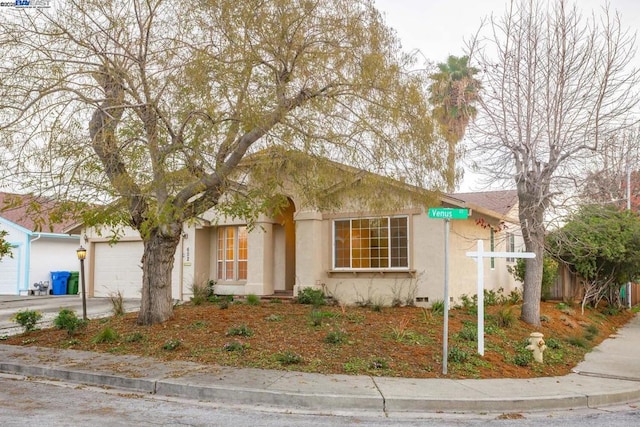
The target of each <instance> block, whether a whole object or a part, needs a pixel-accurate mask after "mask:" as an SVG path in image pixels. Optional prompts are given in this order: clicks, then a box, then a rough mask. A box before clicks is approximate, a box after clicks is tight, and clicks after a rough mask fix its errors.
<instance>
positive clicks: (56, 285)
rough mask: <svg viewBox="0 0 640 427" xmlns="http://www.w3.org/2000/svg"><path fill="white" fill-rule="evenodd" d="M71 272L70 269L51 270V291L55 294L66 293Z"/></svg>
mask: <svg viewBox="0 0 640 427" xmlns="http://www.w3.org/2000/svg"><path fill="white" fill-rule="evenodd" d="M69 276H71V273H69V272H68V271H52V272H51V283H52V285H51V292H52V293H53V295H66V294H67V282H68V281H69Z"/></svg>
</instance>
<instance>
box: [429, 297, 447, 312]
mask: <svg viewBox="0 0 640 427" xmlns="http://www.w3.org/2000/svg"><path fill="white" fill-rule="evenodd" d="M431 313H433V314H439V315H443V314H444V301H443V300H441V299H439V300H436V301H434V302H433V303H432V304H431Z"/></svg>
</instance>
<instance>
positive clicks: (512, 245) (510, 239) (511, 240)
mask: <svg viewBox="0 0 640 427" xmlns="http://www.w3.org/2000/svg"><path fill="white" fill-rule="evenodd" d="M515 251H516V236H515V235H514V234H513V233H507V252H515ZM507 262H516V259H515V258H511V257H508V258H507Z"/></svg>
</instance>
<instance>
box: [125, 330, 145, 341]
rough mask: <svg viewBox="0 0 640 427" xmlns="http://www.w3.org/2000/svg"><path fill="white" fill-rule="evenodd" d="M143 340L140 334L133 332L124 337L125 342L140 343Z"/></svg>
mask: <svg viewBox="0 0 640 427" xmlns="http://www.w3.org/2000/svg"><path fill="white" fill-rule="evenodd" d="M143 339H144V335H142V333H140V332H134V333H132V334H129V335H127V336H125V337H124V341H125V342H129V343H131V342H140V341H142V340H143Z"/></svg>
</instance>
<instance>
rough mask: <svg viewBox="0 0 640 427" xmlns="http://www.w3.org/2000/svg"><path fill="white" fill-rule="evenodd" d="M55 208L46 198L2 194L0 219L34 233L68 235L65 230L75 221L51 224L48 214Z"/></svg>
mask: <svg viewBox="0 0 640 427" xmlns="http://www.w3.org/2000/svg"><path fill="white" fill-rule="evenodd" d="M54 206H55V204H54V201H53V200H50V199H46V198H44V197H37V196H32V195H20V194H13V193H3V192H0V217H2V218H4V219H6V220H9V221H11V222H13V223H14V224H17V225H19V226H21V227H23V228H26V229H27V230H29V231H32V232H42V233H55V234H66V233H64V231H63V230H64V229H65V228H66V227H68V226H69V225H71V224H73V223H74V221H71V220H67V221H64V222H61V223H56V224H52V223H50V221H49V215H48V213H49V212H50V211H51V210H52V209H53V208H54Z"/></svg>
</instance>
